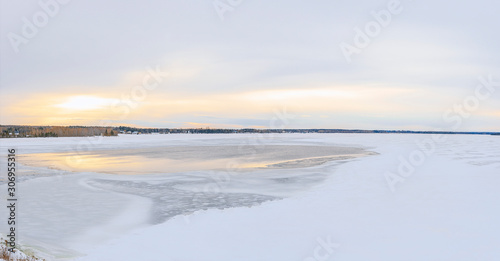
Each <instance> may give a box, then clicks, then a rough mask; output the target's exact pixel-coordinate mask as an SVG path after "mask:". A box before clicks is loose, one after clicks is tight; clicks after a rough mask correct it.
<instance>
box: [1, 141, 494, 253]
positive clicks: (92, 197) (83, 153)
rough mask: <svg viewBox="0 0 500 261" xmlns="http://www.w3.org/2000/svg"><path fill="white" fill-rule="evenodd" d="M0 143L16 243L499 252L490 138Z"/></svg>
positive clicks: (108, 248) (152, 249)
mask: <svg viewBox="0 0 500 261" xmlns="http://www.w3.org/2000/svg"><path fill="white" fill-rule="evenodd" d="M0 146H1V150H2V152H4V151H6V149H7V148H16V149H17V151H18V155H19V156H18V162H19V163H20V164H21V166H20V168H19V171H20V175H21V177H20V179H21V180H23V182H21V183H20V184H18V187H19V210H18V216H19V219H20V223H19V226H18V230H19V238H20V239H21V243H22V244H23V245H25V246H26V247H28V248H31V249H33V250H35V251H37V252H39V253H40V255H42V256H43V257H46V258H49V259H54V260H64V259H74V258H76V257H79V256H84V259H83V260H158V258H160V259H161V260H313V259H311V258H310V257H313V258H316V257H314V255H315V253H316V252H317V251H316V252H315V250H316V249H317V247H318V245H320V246H321V245H322V244H321V243H318V242H320V241H321V242H324V241H325V240H326V241H329V240H333V241H334V242H335V246H336V247H335V251H326V252H325V249H323V250H322V251H323V252H322V253H327V254H328V255H329V257H330V256H331V260H402V259H404V260H422V259H425V257H435V259H436V260H472V259H476V260H478V259H479V260H495V258H496V257H500V253H499V251H498V250H497V247H496V246H498V245H499V244H500V226H499V225H498V222H497V220H499V219H500V211H499V210H498V208H497V207H496V206H498V205H499V204H500V198H499V197H498V192H497V191H498V184H499V182H500V177H499V175H498V173H500V139H499V137H494V136H475V135H451V136H445V139H442V140H440V141H438V142H433V141H432V136H431V135H401V134H279V135H271V136H266V135H257V134H238V135H235V134H228V135H222V134H221V135H219V134H218V135H182V134H179V135H142V136H141V135H139V136H135V135H134V136H132V135H125V136H120V137H107V138H102V139H98V138H47V139H15V140H14V139H3V140H1V145H0ZM417 152H418V153H417ZM415 155H420V156H421V155H423V158H421V159H418V160H419V162H418V164H413V163H411V162H414V161H416V160H417V158H416V156H415ZM420 161H421V162H420ZM0 164H2V166H4V164H5V157H2V158H1V159H0ZM388 173H390V174H391V175H398V176H397V177H399V179H394V177H393V178H392V179H388ZM389 176H390V175H389ZM390 181H392V182H393V183H392V184H391V183H390ZM1 189H2V190H4V191H5V189H6V188H5V185H2V188H1ZM3 213H4V212H3V211H2V214H3ZM4 223H5V222H2V223H1V226H0V227H1V228H2V231H5V228H6V227H5V224H4ZM145 242H147V243H145ZM323 245H324V244H323ZM138 246H141V247H140V248H141V250H140V251H139V250H138V248H139V247H138ZM327 250H328V249H327ZM330 250H331V249H330ZM413 253H418V254H417V255H415V254H413ZM86 255H88V256H86ZM308 258H309V259H308ZM316 259H317V258H316Z"/></svg>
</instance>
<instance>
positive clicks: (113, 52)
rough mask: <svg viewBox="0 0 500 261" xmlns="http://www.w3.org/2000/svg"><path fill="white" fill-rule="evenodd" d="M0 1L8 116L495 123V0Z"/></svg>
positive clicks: (498, 108)
mask: <svg viewBox="0 0 500 261" xmlns="http://www.w3.org/2000/svg"><path fill="white" fill-rule="evenodd" d="M0 1H1V13H0V22H1V23H0V31H1V32H0V37H1V44H0V76H1V77H0V124H22V125H93V126H95V125H106V126H110V125H129V126H141V127H169V128H174V127H203V128H205V127H212V128H244V127H245V128H246V127H253V128H345V129H407V130H455V131H500V121H499V120H500V52H498V46H500V34H498V26H500V16H499V15H498V10H500V3H499V2H498V1H492V0H491V1H486V0H479V1H430V0H413V1H412V0H401V1H397V0H389V1H387V0H386V1H379V0H370V1H365V0H360V1H348V0H315V1H304V0H273V1H268V0H267V1H265V0H253V1H250V0H215V1H214V0H196V1H195V0H182V1H181V0H177V1H173V0H150V1H124V0H120V1H118V0H107V1H96V0H86V1H82V0H59V1H57V0H40V1H34V0H26V1H14V0H0Z"/></svg>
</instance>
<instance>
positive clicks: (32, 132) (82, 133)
mask: <svg viewBox="0 0 500 261" xmlns="http://www.w3.org/2000/svg"><path fill="white" fill-rule="evenodd" d="M0 133H1V137H2V138H19V137H86V136H117V135H118V134H120V133H121V134H179V133H188V134H217V133H221V134H223V133H410V134H476V135H500V132H448V131H408V130H348V129H253V128H244V129H214V128H135V127H127V126H120V127H97V126H96V127H92V126H67V127H63V126H14V125H3V126H2V125H0Z"/></svg>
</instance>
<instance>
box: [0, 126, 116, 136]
mask: <svg viewBox="0 0 500 261" xmlns="http://www.w3.org/2000/svg"><path fill="white" fill-rule="evenodd" d="M0 133H1V137H2V138H24V137H86V136H101V135H102V136H117V135H118V133H117V131H116V130H114V129H113V128H112V127H88V126H68V127H63V126H11V125H3V126H2V125H0Z"/></svg>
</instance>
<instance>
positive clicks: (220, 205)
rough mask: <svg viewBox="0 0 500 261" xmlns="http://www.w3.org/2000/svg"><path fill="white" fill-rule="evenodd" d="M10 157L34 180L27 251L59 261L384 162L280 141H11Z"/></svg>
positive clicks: (27, 200) (24, 205) (27, 193)
mask: <svg viewBox="0 0 500 261" xmlns="http://www.w3.org/2000/svg"><path fill="white" fill-rule="evenodd" d="M221 136H222V137H223V138H222V139H221ZM4 141H5V142H4ZM6 148H16V150H17V155H18V156H17V157H18V163H19V164H21V166H20V167H19V168H18V175H20V179H21V180H24V182H22V183H21V184H19V193H18V194H19V200H20V201H19V214H18V216H19V218H20V220H21V223H20V225H19V230H20V231H21V232H20V233H21V236H20V238H21V240H22V243H23V244H25V245H29V246H32V247H33V248H35V249H37V250H39V251H43V252H47V253H48V254H49V255H52V256H54V257H55V258H65V257H73V256H78V255H81V254H82V253H85V252H86V251H87V250H88V249H89V248H92V247H94V246H96V245H99V244H100V243H102V242H106V241H107V240H109V239H111V238H114V237H116V236H119V235H120V234H122V233H126V232H127V231H131V230H133V229H136V228H140V227H146V226H150V225H155V224H160V223H163V222H165V221H167V220H168V219H169V218H172V217H174V216H177V215H187V214H191V213H193V212H195V211H199V210H207V209H213V208H215V209H227V208H231V207H251V206H256V205H259V204H260V203H262V202H265V201H272V200H280V199H282V198H285V197H289V196H292V195H294V194H297V193H300V192H301V191H305V190H307V189H309V188H311V187H313V186H315V185H318V184H320V183H321V182H323V181H324V180H325V179H326V178H327V177H328V176H329V175H330V174H331V170H332V169H333V168H334V167H335V166H336V165H337V164H340V163H342V162H345V161H346V160H349V159H354V158H357V157H363V156H368V155H371V154H374V153H372V152H369V151H367V150H365V149H363V148H360V147H349V146H345V145H344V146H337V145H334V144H323V143H322V142H309V141H303V140H302V139H300V138H299V139H297V140H295V141H294V140H290V139H288V138H287V139H283V137H280V136H270V135H268V136H256V135H154V136H153V135H147V136H146V135H141V136H136V135H135V136H133V135H122V136H120V137H107V138H99V139H98V138H57V139H54V138H51V139H16V140H10V139H9V140H2V150H6ZM327 163H328V164H327ZM2 164H4V162H2Z"/></svg>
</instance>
